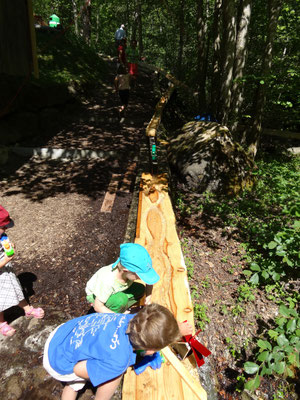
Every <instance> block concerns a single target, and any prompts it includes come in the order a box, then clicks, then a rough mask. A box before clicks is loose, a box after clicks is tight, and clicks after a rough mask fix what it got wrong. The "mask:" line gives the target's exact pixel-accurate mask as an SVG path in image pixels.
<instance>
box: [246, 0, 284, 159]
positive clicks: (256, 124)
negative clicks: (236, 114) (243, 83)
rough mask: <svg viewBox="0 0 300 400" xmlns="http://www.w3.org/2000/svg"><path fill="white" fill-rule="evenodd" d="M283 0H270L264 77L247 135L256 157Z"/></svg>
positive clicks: (249, 151)
mask: <svg viewBox="0 0 300 400" xmlns="http://www.w3.org/2000/svg"><path fill="white" fill-rule="evenodd" d="M282 1H283V0H268V16H269V23H268V28H267V38H266V43H265V51H264V57H263V61H262V73H261V76H262V79H261V80H260V82H259V83H258V86H257V90H256V94H255V98H254V102H253V109H254V112H253V125H252V127H251V129H250V130H249V132H248V135H247V143H248V153H249V155H250V156H251V157H252V158H253V159H254V158H255V156H256V153H257V149H258V144H259V139H260V135H261V131H262V117H263V112H264V106H265V102H266V91H267V81H268V78H269V74H270V71H271V67H272V57H273V50H274V49H273V44H274V39H275V34H276V30H277V22H278V17H279V13H280V10H281V7H282Z"/></svg>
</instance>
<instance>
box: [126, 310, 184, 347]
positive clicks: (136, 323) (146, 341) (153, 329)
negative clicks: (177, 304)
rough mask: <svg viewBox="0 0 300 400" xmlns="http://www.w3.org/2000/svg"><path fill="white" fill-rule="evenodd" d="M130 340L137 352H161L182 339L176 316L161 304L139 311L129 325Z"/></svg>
mask: <svg viewBox="0 0 300 400" xmlns="http://www.w3.org/2000/svg"><path fill="white" fill-rule="evenodd" d="M128 332H129V339H130V342H131V344H132V345H133V347H134V348H135V349H137V350H161V349H162V348H164V347H166V346H168V345H169V344H170V343H174V342H176V341H177V340H179V339H180V338H181V334H180V332H179V327H178V323H177V321H176V319H175V317H174V315H173V314H172V313H171V311H169V310H168V309H167V308H166V307H163V306H161V305H160V304H155V303H153V304H150V305H148V306H145V307H144V308H143V309H142V310H141V311H139V312H138V313H137V314H136V315H135V317H133V319H132V320H131V321H130V322H129V325H128Z"/></svg>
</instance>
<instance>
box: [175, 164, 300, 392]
mask: <svg viewBox="0 0 300 400" xmlns="http://www.w3.org/2000/svg"><path fill="white" fill-rule="evenodd" d="M257 166H258V168H257V170H256V172H255V174H256V185H255V187H254V189H252V191H251V192H247V191H246V192H244V193H243V194H242V195H240V196H239V197H236V198H226V197H220V196H219V197H218V196H216V195H213V194H211V193H204V194H202V195H199V194H197V196H194V197H193V196H185V195H183V194H181V193H177V201H176V203H177V204H176V207H177V210H179V212H180V213H181V215H182V216H183V217H186V216H189V215H192V214H193V213H199V212H200V213H202V215H205V217H206V218H208V219H209V218H211V219H212V218H214V220H215V221H216V220H217V221H218V223H219V224H220V225H221V226H223V228H224V231H225V230H226V229H227V230H228V229H229V230H230V231H231V232H234V234H235V237H236V239H237V240H238V241H239V242H241V243H242V246H243V248H244V250H245V255H244V258H245V261H246V264H247V267H246V268H245V269H244V270H243V271H242V276H241V283H240V286H239V289H238V303H237V305H239V303H241V301H243V302H245V301H255V296H254V291H255V290H256V288H259V289H260V290H263V291H265V294H266V297H267V298H268V299H269V300H271V301H273V302H274V303H275V304H277V306H278V317H277V318H276V319H275V320H274V321H273V322H271V325H270V326H271V329H268V328H265V329H264V330H263V331H262V332H261V333H259V334H258V337H257V339H253V343H252V348H253V349H254V350H253V352H252V355H251V356H250V358H249V359H248V360H247V361H246V362H245V363H244V375H243V376H242V377H240V381H242V382H243V384H244V387H245V388H246V389H248V390H255V389H257V388H258V387H259V385H260V383H261V380H262V377H263V376H264V375H271V376H278V375H281V376H283V377H284V378H295V377H296V375H297V371H298V369H299V366H300V363H299V351H300V316H299V310H298V304H299V298H300V295H299V286H300V285H299V266H300V251H299V250H300V193H299V188H300V158H297V157H291V156H280V157H277V158H272V159H268V158H267V157H266V158H264V159H261V160H259V161H258V162H257ZM198 309H199V305H197V304H196V310H195V311H196V312H198V314H199V310H198ZM237 354H239V350H238V349H237ZM249 375H254V378H253V379H249Z"/></svg>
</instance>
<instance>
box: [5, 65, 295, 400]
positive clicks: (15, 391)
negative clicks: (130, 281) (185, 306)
mask: <svg viewBox="0 0 300 400" xmlns="http://www.w3.org/2000/svg"><path fill="white" fill-rule="evenodd" d="M112 68H113V67H112ZM112 82H113V73H111V75H110V76H109V77H108V80H107V85H106V87H105V86H102V87H101V88H96V90H95V91H94V92H93V93H90V94H89V95H87V96H86V97H82V98H81V102H78V103H74V104H70V105H68V106H67V109H65V110H64V111H63V112H62V114H61V119H60V120H59V121H57V129H56V130H54V132H53V131H52V132H48V136H47V133H44V134H43V136H42V137H40V138H35V139H33V141H32V142H30V143H29V142H27V143H26V146H43V147H46V146H47V147H59V148H73V149H74V148H82V147H85V148H92V149H99V148H100V149H104V150H111V149H115V150H116V151H119V152H120V154H121V156H120V158H119V159H118V160H116V159H109V160H106V161H103V160H82V161H72V162H68V163H65V162H64V163H62V162H60V161H53V160H52V161H51V160H38V159H23V158H21V157H16V158H12V159H11V160H10V162H9V163H8V164H7V166H6V167H4V168H2V171H1V176H0V187H1V196H0V203H1V204H2V205H3V206H4V207H5V208H7V209H8V210H9V211H10V213H11V216H12V217H13V219H14V221H15V227H14V228H12V229H11V231H9V234H10V237H11V239H12V241H14V242H15V244H16V246H17V247H16V248H17V256H16V258H15V261H14V265H15V268H16V272H17V274H18V275H19V277H20V280H21V282H22V285H23V287H24V290H25V294H26V296H27V297H28V298H29V299H30V302H31V303H32V304H34V305H38V306H41V307H43V308H44V309H45V318H44V320H41V321H36V322H35V323H33V322H32V326H31V325H30V326H29V325H28V324H27V323H25V322H24V321H23V322H22V323H21V324H20V325H18V326H20V329H19V331H18V332H17V334H16V335H15V336H14V337H13V338H1V340H0V352H1V359H2V360H3V359H4V357H5V359H6V363H5V364H4V363H2V362H1V365H0V374H1V388H0V397H1V398H6V399H7V400H10V399H17V400H21V399H28V400H41V399H43V400H48V399H58V398H59V395H60V391H61V384H60V383H58V382H56V381H54V380H49V379H48V380H47V379H46V378H45V375H43V373H42V372H41V370H39V372H38V373H35V371H37V370H38V368H40V366H41V356H42V348H41V344H40V342H43V340H44V339H45V337H46V336H47V334H49V329H48V330H47V329H46V326H47V327H50V328H51V327H53V326H55V325H57V324H58V323H60V322H62V321H64V320H66V319H69V318H74V317H77V316H80V315H83V314H85V313H87V312H88V310H89V307H88V304H87V303H86V301H85V292H84V288H85V283H86V281H87V280H88V279H89V278H90V276H91V275H92V274H93V273H94V272H95V271H96V270H97V269H98V268H99V267H100V266H103V265H107V264H108V263H111V262H113V261H114V260H115V259H116V258H117V256H118V252H119V245H120V244H121V243H122V242H123V238H124V233H125V229H126V224H127V217H128V211H129V207H130V203H131V197H132V188H133V184H134V176H133V175H132V176H131V187H130V190H129V191H128V190H122V186H120V188H119V191H118V192H117V197H116V200H115V204H114V207H113V210H112V212H111V213H100V208H101V204H102V202H103V198H104V195H105V192H106V189H107V186H108V184H109V182H110V179H111V177H112V175H113V174H116V175H121V176H124V174H125V173H126V171H128V169H129V170H131V171H133V172H134V161H133V160H132V159H128V157H126V154H129V152H130V151H132V152H133V153H134V152H136V153H137V152H138V148H139V142H140V137H141V135H143V134H144V129H145V126H146V125H147V123H148V122H149V120H150V118H151V116H152V114H153V111H154V106H155V104H156V100H157V99H155V96H154V94H153V90H152V82H151V77H150V76H147V75H143V74H142V75H141V77H140V82H139V85H138V86H137V87H136V88H135V89H134V90H133V91H132V94H131V102H130V106H129V109H128V114H127V116H126V118H125V121H123V123H120V118H119V115H118V110H117V109H118V105H119V100H118V97H117V96H115V95H114V94H112ZM145 93H147V96H145ZM23 145H24V144H23ZM186 195H187V196H188V195H189V193H186ZM177 218H178V232H179V235H180V239H181V241H182V249H183V253H184V255H185V258H186V263H187V267H188V271H189V277H190V286H191V292H192V295H193V299H194V302H195V304H196V303H198V304H199V307H198V308H196V309H195V318H196V319H197V320H198V321H202V323H204V332H203V333H202V334H201V336H200V339H201V341H202V342H203V343H204V344H205V345H207V347H208V348H209V349H210V350H211V352H212V355H211V356H210V358H211V361H210V362H209V364H210V365H211V367H212V369H213V371H214V373H213V376H214V377H215V378H216V381H215V385H216V386H217V392H218V394H217V398H218V399H220V400H225V399H226V400H230V399H241V398H242V397H241V393H239V392H236V391H235V388H236V384H237V378H238V376H239V375H240V374H241V365H237V364H236V360H237V358H238V357H239V355H238V354H237V349H240V348H241V347H243V348H244V351H245V352H247V341H248V340H249V338H250V337H254V336H255V335H257V332H258V331H259V329H260V327H259V325H260V324H266V323H267V321H268V319H271V318H273V317H274V315H275V313H276V308H275V307H274V305H273V304H272V303H271V302H269V301H268V300H267V298H266V297H265V295H264V294H263V293H261V292H259V291H257V293H256V301H255V302H251V303H248V304H247V305H246V307H244V312H240V310H239V308H238V307H237V305H238V304H237V292H236V290H237V286H238V285H239V280H240V273H241V270H242V266H243V262H244V261H243V257H242V256H243V250H242V248H241V246H240V243H239V241H238V240H237V239H236V238H235V235H234V232H232V231H230V230H226V229H224V227H222V226H221V225H220V221H218V220H213V219H211V218H209V216H205V215H202V214H199V215H195V214H194V215H192V216H190V217H188V218H182V217H181V216H180V214H179V213H178V215H177ZM202 304H205V307H202V308H201V305H202ZM197 310H198V311H197ZM20 315H22V313H21V312H20V311H19V310H18V309H11V310H8V312H7V313H6V317H7V319H8V320H9V321H12V320H14V319H15V318H16V317H18V316H20ZM258 316H259V318H258ZM206 319H207V321H206ZM208 320H209V321H208ZM34 327H35V328H36V329H39V330H40V332H42V334H43V335H44V338H43V339H41V340H40V342H38V341H37V340H36V341H31V342H30V340H29V339H30V334H31V333H32V332H30V331H29V332H28V330H27V329H33V328H34ZM23 343H25V344H26V343H27V347H26V346H25V347H26V351H25V352H24V348H23V347H22V346H21V344H23ZM35 347H36V349H35ZM7 365H9V366H10V367H7ZM25 365H26V371H25V372H24V366H25ZM212 379H214V378H212ZM281 384H283V383H282V381H273V380H270V381H268V380H264V382H263V384H262V385H261V388H260V390H259V393H257V395H258V397H252V398H253V399H255V398H260V399H266V400H274V399H275V398H274V396H273V395H274V393H275V392H276V390H277V389H278V387H279V386H280V385H281ZM90 394H91V392H90V390H87V391H86V392H85V393H83V394H82V395H81V396H80V398H81V399H82V400H84V399H87V398H89V396H90ZM118 396H119V395H116V398H118ZM294 398H295V397H285V399H286V400H287V399H294ZM208 400H210V399H208Z"/></svg>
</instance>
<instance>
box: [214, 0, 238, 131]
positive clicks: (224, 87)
mask: <svg viewBox="0 0 300 400" xmlns="http://www.w3.org/2000/svg"><path fill="white" fill-rule="evenodd" d="M235 46H236V7H235V0H223V38H222V47H223V49H222V53H223V54H222V65H223V66H222V76H221V93H220V104H221V109H220V110H219V113H218V119H219V121H220V123H222V124H223V125H227V122H228V116H229V110H230V103H231V89H232V77H233V66H234V60H235Z"/></svg>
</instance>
